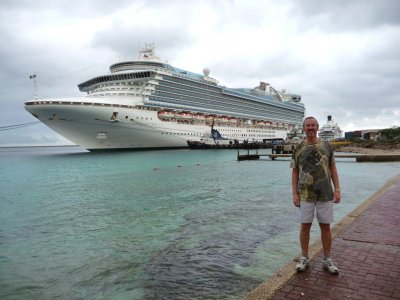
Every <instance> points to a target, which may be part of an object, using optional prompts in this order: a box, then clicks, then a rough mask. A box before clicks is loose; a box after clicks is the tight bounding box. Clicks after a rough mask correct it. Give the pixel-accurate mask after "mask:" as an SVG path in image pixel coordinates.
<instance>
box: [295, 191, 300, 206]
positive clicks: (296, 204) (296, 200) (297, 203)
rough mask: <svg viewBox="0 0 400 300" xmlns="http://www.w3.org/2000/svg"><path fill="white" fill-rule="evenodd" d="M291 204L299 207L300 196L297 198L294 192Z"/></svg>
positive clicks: (297, 195)
mask: <svg viewBox="0 0 400 300" xmlns="http://www.w3.org/2000/svg"><path fill="white" fill-rule="evenodd" d="M293 204H294V206H296V207H300V198H299V194H297V193H296V194H294V195H293Z"/></svg>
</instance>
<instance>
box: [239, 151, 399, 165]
mask: <svg viewBox="0 0 400 300" xmlns="http://www.w3.org/2000/svg"><path fill="white" fill-rule="evenodd" d="M263 157H266V158H269V159H270V160H275V159H277V158H291V157H292V154H289V153H285V154H276V153H264V154H263V153H259V151H256V152H254V153H250V150H248V151H247V153H245V154H241V153H240V151H238V153H237V160H238V161H242V160H259V159H261V158H263ZM335 158H354V159H355V160H356V162H392V161H400V154H335Z"/></svg>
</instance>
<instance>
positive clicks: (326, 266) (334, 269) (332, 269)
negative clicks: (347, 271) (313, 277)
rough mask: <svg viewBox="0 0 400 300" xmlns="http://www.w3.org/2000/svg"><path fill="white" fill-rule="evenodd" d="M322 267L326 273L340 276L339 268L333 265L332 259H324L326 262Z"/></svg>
mask: <svg viewBox="0 0 400 300" xmlns="http://www.w3.org/2000/svg"><path fill="white" fill-rule="evenodd" d="M322 267H323V268H324V270H325V271H328V272H329V273H331V274H338V273H339V269H338V267H336V266H335V265H334V264H333V262H332V259H331V258H330V257H328V258H324V262H323V264H322Z"/></svg>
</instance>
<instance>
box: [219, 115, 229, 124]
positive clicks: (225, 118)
mask: <svg viewBox="0 0 400 300" xmlns="http://www.w3.org/2000/svg"><path fill="white" fill-rule="evenodd" d="M216 121H217V122H222V123H227V122H229V118H228V117H227V116H220V117H217V119H216Z"/></svg>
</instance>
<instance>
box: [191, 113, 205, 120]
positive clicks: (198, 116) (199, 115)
mask: <svg viewBox="0 0 400 300" xmlns="http://www.w3.org/2000/svg"><path fill="white" fill-rule="evenodd" d="M193 119H195V120H199V121H204V120H205V119H206V116H205V115H204V114H194V115H193Z"/></svg>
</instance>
